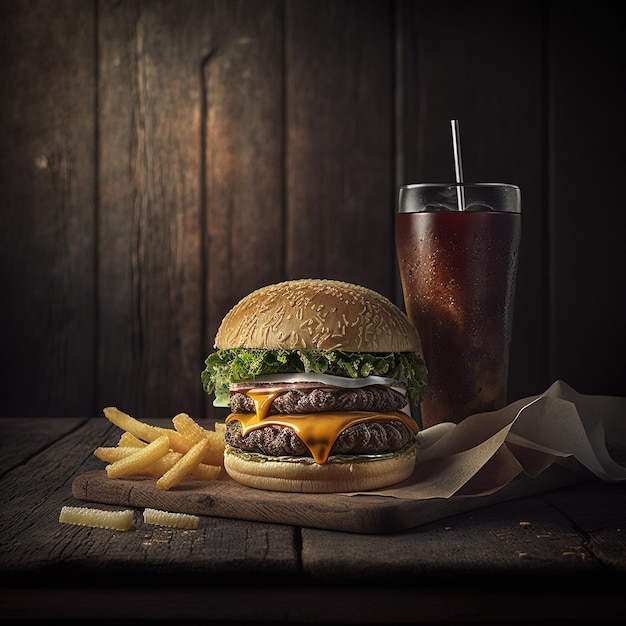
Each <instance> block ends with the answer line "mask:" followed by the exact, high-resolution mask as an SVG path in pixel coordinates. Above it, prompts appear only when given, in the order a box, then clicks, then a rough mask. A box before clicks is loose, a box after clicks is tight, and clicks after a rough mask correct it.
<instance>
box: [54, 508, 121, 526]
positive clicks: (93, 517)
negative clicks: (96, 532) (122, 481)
mask: <svg viewBox="0 0 626 626" xmlns="http://www.w3.org/2000/svg"><path fill="white" fill-rule="evenodd" d="M59 522H61V523H62V524H75V525H77V526H90V527H92V528H106V529H108V530H130V529H131V528H132V525H133V511H132V509H127V510H125V511H102V510H100V509H91V508H89V507H83V506H64V507H63V508H62V509H61V513H60V515H59Z"/></svg>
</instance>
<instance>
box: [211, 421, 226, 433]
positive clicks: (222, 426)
mask: <svg viewBox="0 0 626 626" xmlns="http://www.w3.org/2000/svg"><path fill="white" fill-rule="evenodd" d="M213 430H215V432H216V433H219V434H220V435H222V436H224V433H225V432H226V422H215V424H213Z"/></svg>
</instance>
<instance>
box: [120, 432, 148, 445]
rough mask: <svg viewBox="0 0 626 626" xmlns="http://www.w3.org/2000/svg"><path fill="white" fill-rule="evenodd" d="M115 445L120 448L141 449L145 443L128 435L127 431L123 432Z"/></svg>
mask: <svg viewBox="0 0 626 626" xmlns="http://www.w3.org/2000/svg"><path fill="white" fill-rule="evenodd" d="M117 445H118V446H119V447H121V448H126V447H129V448H143V447H144V446H145V445H146V442H145V441H142V440H141V439H139V438H138V437H135V435H133V434H131V433H129V432H128V431H124V432H123V433H122V436H121V437H120V440H119V441H118V442H117Z"/></svg>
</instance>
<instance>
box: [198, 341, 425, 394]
mask: <svg viewBox="0 0 626 626" xmlns="http://www.w3.org/2000/svg"><path fill="white" fill-rule="evenodd" d="M205 365H206V367H205V369H204V371H203V372H202V375H201V380H202V386H203V387H204V390H205V391H206V392H207V393H208V394H211V393H215V402H214V404H215V406H228V403H229V398H230V390H229V385H230V383H237V382H242V381H245V380H251V379H253V378H256V377H257V376H262V375H264V374H287V373H292V372H311V373H315V374H332V375H334V376H345V377H347V378H365V377H367V376H386V377H388V378H395V379H397V380H401V381H404V382H405V383H406V385H407V388H408V390H409V394H410V396H411V399H412V400H413V402H414V403H416V404H419V403H420V402H421V400H422V396H423V394H424V391H425V390H426V377H427V371H426V366H425V364H424V361H423V360H422V358H421V357H420V356H419V355H417V354H415V353H414V352H388V353H365V352H343V351H341V350H263V349H261V348H229V349H226V350H217V351H216V352H213V353H212V354H210V355H209V356H208V357H207V359H206V361H205Z"/></svg>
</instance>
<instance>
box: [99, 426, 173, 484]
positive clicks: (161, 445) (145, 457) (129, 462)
mask: <svg viewBox="0 0 626 626" xmlns="http://www.w3.org/2000/svg"><path fill="white" fill-rule="evenodd" d="M169 447H170V442H169V439H168V438H167V435H162V436H160V437H158V438H157V439H155V440H154V441H152V442H151V443H149V444H148V445H147V446H145V448H137V449H136V451H135V452H134V453H133V454H130V455H128V456H125V457H124V458H122V459H119V460H118V461H114V462H113V463H111V464H110V465H107V466H106V468H105V469H106V472H107V476H108V477H109V478H121V477H123V476H133V475H134V474H138V473H139V471H140V470H142V469H143V468H145V467H147V466H148V465H150V464H152V463H155V462H156V461H158V460H159V459H160V458H161V457H162V456H164V455H165V454H166V453H167V452H168V451H169Z"/></svg>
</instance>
